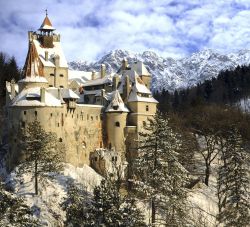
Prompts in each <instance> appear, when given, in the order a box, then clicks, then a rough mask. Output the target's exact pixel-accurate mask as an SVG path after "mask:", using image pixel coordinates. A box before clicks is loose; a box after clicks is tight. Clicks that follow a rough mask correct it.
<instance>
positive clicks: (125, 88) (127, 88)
mask: <svg viewBox="0 0 250 227" xmlns="http://www.w3.org/2000/svg"><path fill="white" fill-rule="evenodd" d="M129 92H130V84H129V76H128V75H126V77H125V84H124V85H123V95H124V97H123V98H124V101H125V102H127V99H128V96H129Z"/></svg>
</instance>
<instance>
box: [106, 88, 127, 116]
mask: <svg viewBox="0 0 250 227" xmlns="http://www.w3.org/2000/svg"><path fill="white" fill-rule="evenodd" d="M105 112H129V110H128V108H127V107H126V106H125V104H124V102H123V101H122V98H121V96H120V93H119V91H118V90H116V91H113V92H112V99H111V102H110V103H109V105H108V107H107V109H106V111H105Z"/></svg>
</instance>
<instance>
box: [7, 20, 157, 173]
mask: <svg viewBox="0 0 250 227" xmlns="http://www.w3.org/2000/svg"><path fill="white" fill-rule="evenodd" d="M54 31H55V28H54V27H53V26H52V24H51V22H50V20H49V18H48V16H47V15H46V17H45V19H44V21H43V23H42V25H41V27H40V28H39V30H38V31H37V32H32V31H30V32H28V37H29V49H28V54H27V58H26V62H25V65H24V70H23V78H22V79H21V80H19V81H18V82H17V83H15V82H14V81H12V82H11V83H8V82H7V84H6V92H7V94H6V107H7V108H6V109H7V117H8V120H7V122H8V134H9V158H8V160H9V162H8V163H9V168H10V169H12V168H13V167H14V166H15V165H16V164H17V163H18V162H19V160H20V158H21V157H20V153H19V152H20V151H19V147H18V146H17V139H18V136H19V130H20V129H21V128H25V127H27V124H28V123H29V122H32V121H34V120H38V121H39V122H40V123H41V125H42V127H44V129H45V130H46V131H51V132H55V133H56V135H57V137H58V140H59V142H63V143H64V144H65V146H66V151H67V152H66V154H65V161H66V162H69V163H72V164H73V165H75V166H82V165H83V164H88V165H91V166H92V167H94V168H95V169H97V170H99V171H102V170H104V169H105V168H107V166H105V165H107V162H108V161H116V160H122V161H124V160H125V152H129V154H130V155H132V156H133V152H134V151H135V149H136V146H137V145H136V141H137V139H138V135H139V134H138V133H139V131H140V130H141V129H142V127H143V125H144V124H147V119H148V118H149V117H152V116H153V115H154V114H155V112H156V105H157V101H156V100H155V99H154V98H153V97H152V93H151V92H150V90H149V88H150V83H151V75H150V73H149V72H148V70H147V69H146V67H145V66H144V65H143V63H142V62H140V61H138V62H134V63H132V64H131V65H129V64H128V62H127V61H126V59H124V60H123V61H122V62H121V68H120V69H119V70H118V71H117V73H113V74H110V75H108V74H106V70H105V65H102V66H101V69H100V72H78V71H77V72H76V71H72V70H69V69H68V64H67V61H66V58H65V56H64V54H63V50H62V48H61V42H60V35H59V34H55V32H54ZM69 78H70V79H69Z"/></svg>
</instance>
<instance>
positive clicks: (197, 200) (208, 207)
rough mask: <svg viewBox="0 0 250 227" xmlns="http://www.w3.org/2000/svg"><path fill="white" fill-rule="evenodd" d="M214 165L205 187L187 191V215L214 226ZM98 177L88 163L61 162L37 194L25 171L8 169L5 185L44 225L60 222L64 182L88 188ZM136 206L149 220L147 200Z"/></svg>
mask: <svg viewBox="0 0 250 227" xmlns="http://www.w3.org/2000/svg"><path fill="white" fill-rule="evenodd" d="M196 159H197V165H196V168H197V173H198V174H200V175H202V174H203V173H204V168H203V167H202V166H203V164H202V161H203V160H202V158H201V156H199V154H197V157H196ZM216 168H217V163H216V161H215V163H214V164H213V165H212V174H211V177H210V181H209V187H208V186H206V185H205V184H204V183H203V182H199V183H198V184H196V185H195V186H194V187H193V188H192V189H191V190H190V192H189V194H188V195H189V201H190V218H192V219H195V220H196V221H197V222H199V224H201V223H203V224H204V225H203V226H208V227H209V226H216V219H215V216H216V214H217V212H218V208H217V197H216ZM101 179H102V177H101V176H100V175H99V174H97V173H96V172H95V171H94V170H93V169H92V168H91V167H89V166H87V165H84V166H83V167H82V168H78V167H74V166H72V165H70V164H65V169H64V171H63V172H62V173H61V174H55V175H53V176H51V178H49V179H47V180H46V181H44V182H40V183H39V196H36V195H35V193H34V181H33V180H32V179H31V176H30V175H29V174H24V175H22V176H17V175H16V174H15V172H12V173H11V174H10V175H9V177H8V178H7V182H8V185H9V186H11V187H12V188H13V190H14V192H15V193H16V194H17V195H18V196H21V197H22V198H24V201H25V202H26V203H27V205H29V206H30V207H31V208H32V210H33V212H34V215H35V216H36V217H38V218H39V219H40V220H41V221H42V223H43V225H44V226H63V222H64V220H65V212H64V211H63V210H62V207H61V204H62V202H63V201H64V200H65V198H66V196H67V195H66V194H67V185H68V184H69V183H70V182H72V181H74V182H75V183H81V184H82V185H83V187H85V188H86V189H87V190H88V191H89V192H92V191H93V189H94V187H95V186H96V185H98V184H99V183H100V181H101ZM138 207H140V209H141V210H142V212H143V213H144V215H145V221H146V222H147V223H148V222H149V221H150V213H151V210H150V204H149V203H148V201H139V202H138Z"/></svg>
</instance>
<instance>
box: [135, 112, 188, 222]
mask: <svg viewBox="0 0 250 227" xmlns="http://www.w3.org/2000/svg"><path fill="white" fill-rule="evenodd" d="M149 122H150V125H147V126H145V128H144V131H143V132H142V133H140V138H139V149H138V157H137V158H136V171H135V172H136V177H137V179H138V181H139V187H138V188H139V189H140V190H143V192H145V193H146V194H147V195H148V196H149V198H150V200H151V206H152V207H151V213H152V215H151V222H152V224H153V225H156V224H157V222H158V220H156V213H157V211H158V212H160V211H161V213H162V212H165V214H166V218H165V221H166V223H165V224H167V223H168V221H167V220H168V219H171V220H172V221H173V223H174V224H175V223H179V222H181V221H182V223H183V225H184V223H186V224H187V218H186V214H187V212H186V197H187V193H186V190H185V183H186V180H187V172H186V170H185V169H184V167H183V166H182V165H181V164H180V163H179V161H178V158H177V156H178V153H177V151H178V149H179V147H180V144H181V143H180V140H179V139H178V135H177V134H176V133H174V131H173V130H172V129H171V128H170V127H169V124H168V120H166V119H165V118H164V117H163V115H162V114H161V113H159V112H158V113H157V114H156V115H155V117H154V119H149ZM156 204H157V205H156ZM170 207H171V209H169V208H170Z"/></svg>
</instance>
